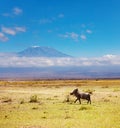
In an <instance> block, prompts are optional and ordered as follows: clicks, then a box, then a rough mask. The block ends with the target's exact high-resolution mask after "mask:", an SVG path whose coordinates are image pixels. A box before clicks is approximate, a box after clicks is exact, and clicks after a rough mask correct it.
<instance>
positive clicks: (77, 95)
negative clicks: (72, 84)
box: [70, 89, 91, 104]
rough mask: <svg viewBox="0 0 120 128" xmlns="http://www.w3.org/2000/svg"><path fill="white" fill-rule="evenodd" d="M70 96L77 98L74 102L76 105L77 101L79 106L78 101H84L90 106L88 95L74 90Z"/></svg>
mask: <svg viewBox="0 0 120 128" xmlns="http://www.w3.org/2000/svg"><path fill="white" fill-rule="evenodd" d="M70 95H74V96H75V97H77V99H76V100H75V101H74V102H75V103H76V101H77V100H79V102H80V104H81V100H80V99H85V100H87V101H88V102H87V103H90V104H91V98H90V94H87V93H79V91H78V89H74V90H73V91H72V92H71V93H70Z"/></svg>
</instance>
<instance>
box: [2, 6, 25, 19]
mask: <svg viewBox="0 0 120 128" xmlns="http://www.w3.org/2000/svg"><path fill="white" fill-rule="evenodd" d="M22 13H23V10H22V9H21V8H19V7H15V8H13V9H12V10H11V11H9V12H5V13H2V16H5V17H14V16H17V15H20V14H22Z"/></svg>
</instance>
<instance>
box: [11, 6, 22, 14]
mask: <svg viewBox="0 0 120 128" xmlns="http://www.w3.org/2000/svg"><path fill="white" fill-rule="evenodd" d="M22 12H23V10H22V9H20V8H18V7H15V8H13V14H15V15H20V14H22Z"/></svg>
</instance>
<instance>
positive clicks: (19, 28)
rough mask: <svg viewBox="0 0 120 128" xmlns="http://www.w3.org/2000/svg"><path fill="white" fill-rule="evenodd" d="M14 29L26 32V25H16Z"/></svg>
mask: <svg viewBox="0 0 120 128" xmlns="http://www.w3.org/2000/svg"><path fill="white" fill-rule="evenodd" d="M14 29H15V30H16V32H26V28H25V27H15V28H14Z"/></svg>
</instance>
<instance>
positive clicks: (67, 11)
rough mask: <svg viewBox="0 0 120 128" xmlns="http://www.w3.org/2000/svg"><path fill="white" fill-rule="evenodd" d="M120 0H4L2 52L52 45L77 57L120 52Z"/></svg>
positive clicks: (1, 4) (0, 19)
mask: <svg viewBox="0 0 120 128" xmlns="http://www.w3.org/2000/svg"><path fill="white" fill-rule="evenodd" d="M119 5H120V0H99V1H98V0H1V1H0V52H16V51H21V50H23V49H25V48H28V47H30V46H49V47H53V48H55V49H57V50H59V51H62V52H64V53H66V54H69V55H72V56H75V57H100V56H105V55H111V56H112V55H117V56H119V55H120V7H119Z"/></svg>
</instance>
